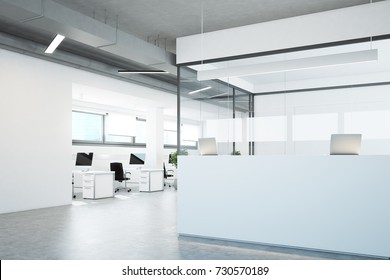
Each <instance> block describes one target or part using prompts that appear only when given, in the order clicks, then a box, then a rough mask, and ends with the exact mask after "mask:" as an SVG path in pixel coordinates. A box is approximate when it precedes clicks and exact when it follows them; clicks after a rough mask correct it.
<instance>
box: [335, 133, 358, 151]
mask: <svg viewBox="0 0 390 280" xmlns="http://www.w3.org/2000/svg"><path fill="white" fill-rule="evenodd" d="M361 142H362V135H361V134H332V135H331V137H330V154H331V155H358V154H360V146H361Z"/></svg>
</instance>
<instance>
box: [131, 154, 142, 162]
mask: <svg viewBox="0 0 390 280" xmlns="http://www.w3.org/2000/svg"><path fill="white" fill-rule="evenodd" d="M129 163H130V164H145V154H130V162H129Z"/></svg>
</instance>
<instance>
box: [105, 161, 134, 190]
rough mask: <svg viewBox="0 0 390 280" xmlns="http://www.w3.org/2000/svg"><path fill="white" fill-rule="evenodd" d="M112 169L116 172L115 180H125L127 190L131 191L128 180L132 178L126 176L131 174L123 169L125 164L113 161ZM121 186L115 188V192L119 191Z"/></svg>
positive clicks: (120, 181)
mask: <svg viewBox="0 0 390 280" xmlns="http://www.w3.org/2000/svg"><path fill="white" fill-rule="evenodd" d="M110 169H111V171H114V172H115V181H118V182H119V183H122V182H123V181H125V187H124V188H123V189H125V190H126V191H128V192H130V191H131V189H130V188H128V187H127V181H128V180H130V178H128V177H126V174H131V173H130V172H126V174H125V172H124V171H123V166H122V163H120V162H111V163H110ZM119 189H120V188H119V187H118V188H116V189H115V192H117V191H119Z"/></svg>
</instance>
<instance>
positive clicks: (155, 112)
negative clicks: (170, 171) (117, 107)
mask: <svg viewBox="0 0 390 280" xmlns="http://www.w3.org/2000/svg"><path fill="white" fill-rule="evenodd" d="M163 116H164V115H163V109H162V108H151V109H150V110H149V111H148V113H147V116H146V159H145V167H148V168H162V166H163V152H164V118H163Z"/></svg>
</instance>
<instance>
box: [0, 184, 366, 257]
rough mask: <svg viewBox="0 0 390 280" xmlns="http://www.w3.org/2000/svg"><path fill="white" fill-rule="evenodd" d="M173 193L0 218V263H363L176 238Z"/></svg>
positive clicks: (84, 202) (168, 190)
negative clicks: (47, 261) (198, 261)
mask: <svg viewBox="0 0 390 280" xmlns="http://www.w3.org/2000/svg"><path fill="white" fill-rule="evenodd" d="M176 194H177V193H176V191H175V190H174V189H173V188H166V190H165V191H164V192H156V193H139V192H136V191H135V192H131V193H126V192H119V193H117V194H116V197H115V198H108V199H101V200H83V199H80V198H76V199H75V200H74V201H73V205H70V206H61V207H53V208H45V209H38V210H31V211H24V212H17V213H10V214H2V215H0V227H1V230H0V259H2V260H7V259H8V260H14V259H39V260H46V259H49V260H56V259H61V260H69V259H72V260H82V259H88V260H150V259H155V260H172V259H190V260H199V259H207V260H213V259H216V260H218V259H220V260H222V259H224V260H225V259H237V260H238V259H246V260H250V259H258V260H264V259H266V260H308V259H368V258H366V257H361V256H351V255H343V254H333V253H325V252H315V251H307V250H297V249H289V248H280V247H274V246H264V245H253V244H243V243H236V242H226V241H217V240H210V239H200V238H193V237H178V235H177V233H176Z"/></svg>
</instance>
